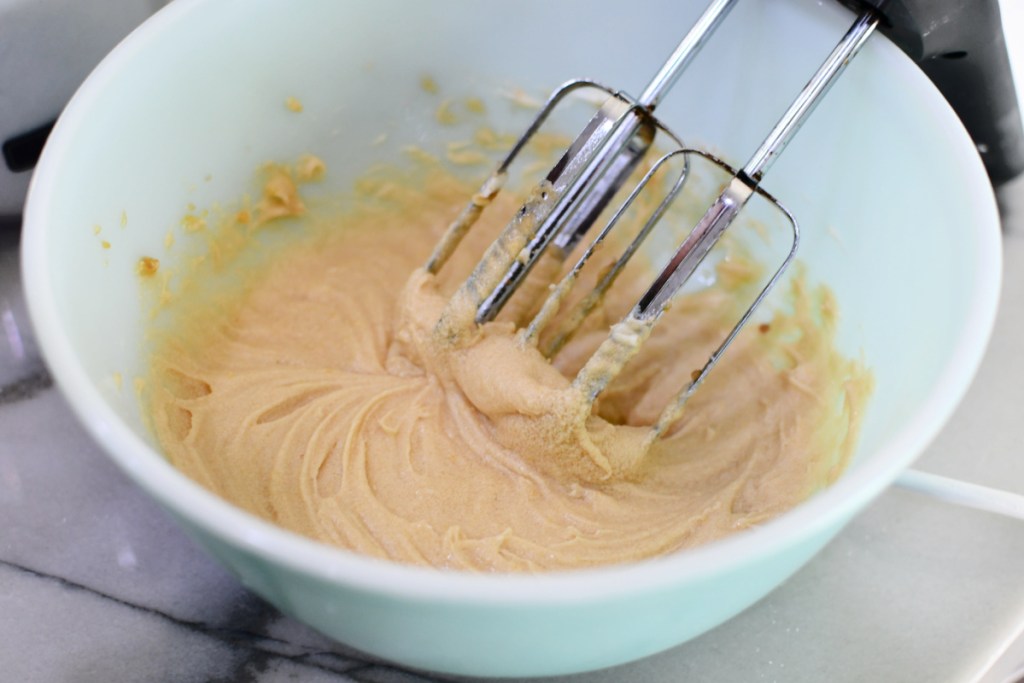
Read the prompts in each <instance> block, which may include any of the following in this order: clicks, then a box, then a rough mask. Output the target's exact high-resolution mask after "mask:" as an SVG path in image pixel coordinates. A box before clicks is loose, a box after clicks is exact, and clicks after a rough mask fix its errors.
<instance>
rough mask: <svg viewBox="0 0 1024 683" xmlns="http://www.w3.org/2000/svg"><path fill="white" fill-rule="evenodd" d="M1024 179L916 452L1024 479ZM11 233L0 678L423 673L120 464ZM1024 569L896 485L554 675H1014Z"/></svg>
mask: <svg viewBox="0 0 1024 683" xmlns="http://www.w3.org/2000/svg"><path fill="white" fill-rule="evenodd" d="M1011 9H1012V8H1011ZM1014 11H1017V16H1020V17H1021V18H1022V19H1024V10H1020V8H1018V9H1017V10H1014ZM1009 14H1012V12H1009ZM1022 26H1024V23H1022ZM1014 35H1017V34H1014ZM1020 35H1022V36H1024V32H1022V33H1021V34H1020ZM1015 185H1016V186H1015V187H1014V188H1011V190H1010V191H1009V192H1007V193H1005V194H1004V196H1003V197H1002V199H1003V200H1004V204H1005V206H1006V215H1007V218H1008V225H1007V236H1006V240H1005V246H1006V262H1005V266H1006V268H1005V283H1004V298H1003V302H1002V306H1001V313H1000V317H999V320H998V321H997V327H996V330H995V334H994V336H993V339H992V344H991V347H990V350H989V352H988V354H987V356H986V359H985V362H984V364H983V366H982V368H981V370H980V373H979V375H978V378H977V380H976V381H975V383H974V385H973V387H972V388H971V390H970V392H969V394H968V396H967V398H966V400H965V401H964V403H963V405H962V406H961V408H960V409H959V411H958V412H957V413H956V415H955V416H954V418H953V419H952V420H951V422H950V423H949V425H948V426H947V428H946V429H945V430H944V431H943V433H942V434H941V435H940V437H939V438H938V439H937V440H936V442H935V443H934V444H933V446H932V447H931V448H930V449H929V450H928V452H927V453H926V454H925V455H924V456H923V457H922V459H921V460H920V461H919V463H918V465H917V467H918V468H919V469H922V470H924V471H929V472H935V473H939V474H943V475H947V476H951V477H956V478H959V479H963V480H965V481H971V482H976V483H980V484H984V485H987V486H993V487H997V488H1002V489H1005V490H1009V491H1014V492H1017V493H1022V494H1024V419H1022V411H1021V406H1022V405H1024V369H1022V367H1021V363H1020V360H1019V358H1020V356H1021V351H1022V350H1024V182H1021V181H1018V182H1017V183H1016V184H1015ZM16 249H17V231H16V229H14V228H12V227H11V226H7V225H2V224H0V682H6V681H47V682H49V681H58V682H63V681H69V682H71V681H73V682H76V683H77V682H81V681H85V682H91V681H97V682H99V681H171V680H173V681H226V682H234V681H238V682H253V681H255V682H260V683H263V682H268V681H284V680H302V681H366V682H391V681H398V682H404V681H425V680H433V678H432V677H431V676H428V675H423V674H416V673H410V672H405V671H402V670H401V669H399V668H396V667H393V666H391V665H388V664H387V663H383V662H379V661H375V660H372V659H369V658H367V657H365V656H363V655H360V654H359V653H355V652H352V651H351V650H349V649H347V648H345V647H344V646H343V645H339V644H337V643H333V642H331V641H329V640H327V639H326V638H324V637H322V636H320V635H318V634H317V633H315V632H313V631H312V630H310V629H308V628H306V627H304V626H302V625H301V624H298V623H296V622H295V621H293V620H291V619H288V618H286V617H284V616H282V615H280V614H279V613H277V612H276V611H275V610H274V609H273V608H272V607H270V606H268V605H267V604H265V603H264V602H263V601H262V600H260V599H259V598H257V597H256V596H254V595H252V594H251V593H249V592H248V591H246V590H245V589H244V588H242V587H241V586H240V585H239V584H238V583H237V582H236V581H235V580H234V578H232V577H231V576H230V575H228V574H227V573H226V572H225V571H224V570H223V569H221V568H220V566H219V565H217V564H215V563H214V562H213V561H212V560H210V559H208V558H207V557H206V556H205V555H204V554H203V553H202V552H201V551H200V550H199V549H198V548H196V547H195V546H194V545H193V544H192V543H191V541H190V540H189V539H187V538H186V537H185V536H183V534H182V533H181V532H180V531H179V530H178V529H177V527H176V526H175V525H174V524H173V523H172V522H171V521H170V519H169V518H168V517H167V515H165V514H164V513H163V512H162V511H161V510H160V509H159V508H157V507H156V505H155V504H154V503H152V502H151V501H150V500H149V499H148V498H146V497H145V496H144V495H143V494H142V493H141V492H139V491H138V490H136V489H135V487H134V486H133V485H131V484H130V482H128V480H127V479H126V478H125V477H124V476H123V475H121V473H120V472H119V471H118V470H116V469H115V468H114V466H113V465H112V464H111V463H110V462H109V461H108V460H107V459H106V457H105V456H104V455H103V454H102V453H101V452H100V451H99V450H98V449H97V447H96V446H94V445H93V444H92V442H91V441H90V440H89V439H88V438H87V437H86V435H85V433H84V432H83V431H82V429H81V428H80V427H79V426H78V424H77V423H76V422H75V419H74V418H73V416H72V415H71V413H70V411H69V409H68V408H67V406H66V405H65V403H64V401H63V399H62V398H61V397H60V395H59V394H58V393H57V391H56V390H55V389H54V388H53V387H52V383H51V381H50V379H49V375H48V374H47V372H46V369H45V366H44V364H43V362H42V361H41V359H40V358H39V355H38V351H37V349H36V345H35V343H34V340H33V337H32V333H31V330H30V328H29V326H28V323H27V318H26V315H25V306H24V301H23V298H22V294H21V287H20V283H19V279H18V277H19V273H18V266H17V253H16ZM1022 569H1024V522H1021V521H1018V520H1013V519H1009V518H1004V517H1000V516H998V515H993V514H989V513H982V512H977V511H974V510H970V509H965V508H960V507H955V506H952V505H950V504H947V503H943V502H939V501H937V500H934V499H932V498H928V497H926V496H922V495H919V494H915V493H911V492H907V491H904V490H901V489H898V488H897V489H893V490H890V491H888V492H887V493H885V494H884V495H882V496H881V497H880V498H879V499H878V500H877V501H876V502H875V503H874V504H873V505H871V506H870V507H869V508H868V509H867V510H866V511H865V512H864V513H863V514H862V515H860V516H859V517H858V518H857V519H856V520H854V522H853V523H852V524H851V525H850V526H849V527H848V528H847V529H846V530H845V531H844V532H843V533H841V534H840V536H839V537H838V538H836V539H835V541H833V542H832V543H831V544H830V545H829V546H828V547H826V548H825V550H824V551H823V552H822V553H821V554H820V555H819V556H818V557H816V558H815V559H814V560H813V561H812V562H811V563H810V564H808V565H807V566H806V567H805V568H804V569H803V570H802V571H800V572H799V573H798V574H796V575H795V576H794V577H793V578H792V579H790V580H789V581H788V582H787V583H785V584H784V585H783V586H782V587H781V588H779V589H778V590H777V591H775V592H774V593H772V594H771V595H769V596H768V597H767V598H766V599H764V600H762V601H761V602H760V603H758V604H757V605H755V606H754V607H752V608H750V609H749V610H747V611H746V612H745V613H743V614H742V615H740V616H739V617H737V618H736V619H733V620H732V621H730V622H728V623H726V624H724V625H723V626H721V627H719V628H718V629H715V630H714V631H712V632H710V633H708V634H706V635H704V636H702V637H701V638H698V639H696V640H694V641H692V642H690V643H687V644H685V645H683V646H681V647H678V648H676V649H674V650H671V651H669V652H666V653H663V654H661V655H658V656H655V657H652V658H649V659H647V660H643V661H641V662H636V663H634V664H631V665H628V666H625V667H619V668H617V669H611V670H608V671H603V672H597V673H594V674H588V675H583V676H578V677H570V678H566V679H562V680H564V681H572V682H574V683H575V682H579V683H583V682H584V681H585V682H587V683H590V682H595V683H610V682H612V681H627V680H628V681H666V682H668V681H680V680H687V681H762V680H763V681H823V680H828V681H836V682H842V681H850V682H853V681H907V682H911V681H915V682H916V681H934V682H943V681H949V682H951V683H952V682H961V681H981V682H983V683H1006V682H1007V681H1020V680H1024V669H1021V668H1020V667H1021V664H1022V663H1024V640H1018V636H1019V634H1020V632H1021V630H1022V629H1024V581H1022V580H1021V576H1022V575H1024V571H1022Z"/></svg>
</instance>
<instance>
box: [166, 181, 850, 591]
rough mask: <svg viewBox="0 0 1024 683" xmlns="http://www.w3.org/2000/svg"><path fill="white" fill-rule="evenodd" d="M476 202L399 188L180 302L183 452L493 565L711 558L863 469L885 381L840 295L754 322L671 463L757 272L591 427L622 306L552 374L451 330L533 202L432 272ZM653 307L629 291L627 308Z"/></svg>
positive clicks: (310, 518) (675, 327) (409, 547)
mask: <svg viewBox="0 0 1024 683" xmlns="http://www.w3.org/2000/svg"><path fill="white" fill-rule="evenodd" d="M317 168H318V170H317V171H316V172H317V174H322V172H323V169H322V167H317ZM300 170H301V169H300ZM296 173H298V171H296V172H293V173H292V174H291V176H289V175H288V174H283V175H282V174H281V173H275V174H272V177H271V179H270V180H271V182H270V184H268V187H269V189H268V190H267V191H266V192H265V194H264V197H263V199H262V200H261V202H262V204H263V205H264V206H262V207H261V206H257V207H256V213H257V216H256V217H255V219H254V220H253V225H258V224H260V223H261V220H263V221H264V222H265V221H270V220H274V219H277V218H280V217H281V216H287V215H296V214H301V213H303V212H305V210H306V209H305V205H304V204H303V203H302V201H301V200H300V199H299V198H298V196H297V195H296V194H295V192H294V185H293V184H292V185H289V183H290V178H291V177H292V176H294V175H296ZM471 192H472V190H471V188H468V187H466V186H464V185H463V184H461V183H459V182H458V181H456V180H454V179H453V178H451V177H448V176H446V175H444V174H443V173H441V172H440V171H437V172H435V173H434V174H433V175H432V176H431V177H430V178H428V179H427V180H426V181H424V182H422V183H395V184H391V185H389V186H388V187H387V190H386V192H383V193H380V194H381V195H382V196H383V197H384V198H385V201H376V200H375V201H370V202H365V203H364V204H363V205H361V206H360V207H359V208H357V209H352V210H349V211H347V212H345V213H342V214H340V215H336V216H335V217H333V218H332V219H331V220H329V221H326V227H324V226H323V225H321V226H320V229H313V230H311V234H312V236H311V237H306V238H304V239H296V240H295V244H294V245H292V246H291V247H289V248H288V249H287V250H286V251H284V252H283V253H280V254H278V255H277V256H276V257H275V258H274V260H273V262H272V263H271V264H270V265H268V266H266V267H265V268H263V269H261V270H260V271H259V272H258V273H256V274H255V275H253V276H251V277H250V278H249V279H248V280H247V281H246V285H245V287H243V288H242V290H241V292H240V293H239V294H238V295H237V296H233V297H231V298H230V299H229V300H227V301H225V300H221V299H218V300H214V299H212V298H209V297H204V296H200V295H199V294H197V293H193V294H192V295H190V296H189V297H185V296H183V297H181V298H180V299H179V300H177V301H175V302H174V304H173V305H172V306H171V312H170V313H171V315H172V319H173V324H171V325H170V326H169V327H168V330H169V331H166V332H163V333H161V334H159V335H158V343H157V344H156V350H155V353H154V355H153V361H152V371H151V377H150V381H149V382H148V386H149V387H150V392H149V393H150V395H149V402H150V408H151V415H152V420H153V425H154V429H155V431H156V434H157V436H158V439H159V441H160V443H161V444H162V446H163V448H164V449H165V451H166V453H167V455H168V457H169V458H170V460H171V461H172V462H173V463H174V464H175V465H176V466H177V467H179V468H181V469H182V470H183V471H184V472H185V473H187V474H188V475H189V476H190V477H192V478H193V479H195V480H196V481H198V482H199V483H201V484H202V485H203V486H205V487H206V488H208V489H210V490H211V491H214V492H216V493H217V494H219V495H221V496H223V497H224V498H226V499H227V500H229V501H231V502H233V503H235V504H237V505H239V506H241V507H242V508H244V509H246V510H249V511H251V512H253V513H255V514H257V515H259V516H261V517H264V518H266V519H268V520H271V521H273V522H275V523H277V524H280V525H282V526H284V527H286V528H288V529H291V530H294V531H296V532H298V533H301V534H304V535H307V536H310V537H313V538H316V539H320V540H322V541H325V542H327V543H332V544H336V545H338V546H341V547H344V548H349V549H352V550H354V551H357V552H360V553H365V554H367V555H372V556H376V557H382V558H389V559H392V560H396V561H399V562H406V563H418V564H426V565H433V566H436V567H443V568H454V569H476V570H489V571H524V570H527V571H529V570H545V569H564V568H571V567H582V566H591V565H599V564H608V563H617V562H625V561H629V560H634V559H638V558H645V557H651V556H655V555H659V554H663V553H667V552H671V551H673V550H677V549H680V548H685V547H690V546H694V545H697V544H700V543H704V542H707V541H710V540H713V539H716V538H720V537H722V536H725V535H727V534H730V533H733V532H736V531H740V530H743V529H746V528H749V527H751V526H754V525H757V524H759V523H762V522H764V521H765V520H768V519H770V518H772V517H773V516H775V515H778V514H779V513H781V512H783V511H785V510H787V509H789V508H791V507H792V506H794V505H796V504H797V503H799V502H800V501H802V500H804V499H806V498H807V497H808V496H809V495H811V494H812V493H813V492H814V491H816V490H818V489H820V488H821V487H823V486H825V485H827V484H829V483H830V482H832V481H833V480H834V479H835V478H836V477H837V476H838V475H839V474H840V472H841V470H842V468H843V466H844V465H845V463H846V461H847V459H848V457H849V455H850V453H851V451H852V448H853V445H854V441H855V438H856V434H857V427H858V420H859V414H860V411H861V409H862V407H863V403H864V401H865V398H866V396H867V394H868V392H869V389H870V376H869V374H868V373H867V372H866V371H865V370H864V369H863V368H862V367H861V366H860V364H858V363H857V362H854V361H850V360H848V359H846V358H844V357H842V356H841V355H840V354H838V353H837V352H836V351H835V349H834V347H833V335H834V329H835V306H834V303H833V301H832V298H831V296H830V295H829V293H828V292H827V291H826V290H824V289H823V288H813V289H812V288H809V287H808V286H807V285H806V283H805V282H804V280H803V278H801V277H797V278H794V280H793V284H792V286H791V291H790V297H789V302H788V309H787V310H786V311H785V312H778V313H776V314H775V315H774V317H773V319H771V320H770V321H768V322H764V323H761V324H751V325H749V326H748V329H745V330H744V332H743V333H742V334H741V335H740V336H739V337H738V338H737V340H736V341H735V343H734V344H733V346H732V347H730V349H729V351H728V352H727V354H726V355H725V356H724V357H723V359H722V361H721V362H720V364H719V366H718V367H717V368H716V369H715V370H714V371H713V372H712V373H711V374H710V375H709V377H708V379H707V380H706V382H705V383H704V385H703V386H702V387H701V388H700V389H699V390H698V391H697V392H696V394H695V395H694V396H693V398H692V399H691V400H690V402H689V404H688V406H687V409H686V412H685V414H684V415H683V417H682V419H681V420H679V422H678V423H676V424H675V425H674V427H673V428H672V429H671V430H670V431H669V432H668V433H667V434H666V435H665V436H664V437H663V438H661V439H660V440H658V441H656V442H654V444H653V446H650V447H648V443H647V440H646V436H647V434H648V433H649V429H648V426H649V425H650V424H652V423H653V422H654V421H655V420H657V418H658V416H659V414H660V413H661V411H662V410H663V409H664V407H665V406H666V405H667V404H668V403H669V402H670V401H671V399H672V397H673V396H674V395H675V394H676V393H677V392H678V391H679V390H680V389H682V388H683V387H684V386H685V385H686V383H687V381H688V380H689V378H690V376H691V373H692V372H693V370H694V369H695V368H699V367H701V366H702V365H703V363H704V360H705V359H706V354H707V352H708V350H709V349H710V348H711V347H712V346H713V345H714V344H715V343H717V342H718V341H719V340H720V339H721V338H722V337H723V336H724V335H725V333H726V332H727V330H728V328H729V327H730V326H731V324H732V323H733V322H734V321H735V317H736V313H737V311H736V304H735V300H734V297H733V296H732V295H731V293H730V290H734V289H742V288H743V287H744V286H745V285H746V284H748V281H750V280H751V279H753V275H754V273H755V272H756V270H757V269H756V268H753V267H751V265H750V264H749V263H747V262H746V261H744V260H742V259H735V260H726V261H724V262H723V263H722V264H721V265H720V267H719V285H718V286H715V287H712V288H710V289H707V290H705V291H702V292H699V293H697V294H693V295H689V296H686V297H681V298H680V299H679V300H678V301H677V302H676V303H675V304H674V305H673V307H672V308H671V309H670V310H669V311H668V312H667V313H666V314H665V317H664V318H663V320H662V322H661V324H660V327H659V329H658V331H657V332H656V333H655V334H654V335H653V336H652V337H651V338H650V339H649V340H648V341H647V343H646V344H645V345H644V347H643V351H642V352H641V354H640V355H639V356H638V358H637V359H636V360H635V361H634V362H632V363H631V364H630V365H629V366H628V369H627V371H626V372H625V373H624V375H623V376H622V377H621V378H620V379H619V380H617V381H616V382H613V383H612V385H611V386H610V387H609V389H608V390H607V391H606V392H605V393H603V394H602V397H601V399H600V401H599V404H598V406H597V408H596V410H595V411H594V412H593V413H591V411H590V410H589V407H588V406H587V405H586V403H581V401H580V397H579V396H578V395H577V394H575V393H574V392H573V390H572V387H571V378H572V377H573V375H574V374H575V372H576V371H577V370H578V368H579V367H580V366H581V365H582V364H583V361H584V360H585V359H586V358H587V357H588V355H589V354H590V353H592V352H593V350H594V349H595V348H596V347H597V346H598V344H599V343H600V342H601V340H602V339H604V337H605V336H606V335H607V333H608V325H609V324H610V323H611V322H614V317H613V316H611V314H607V315H604V314H603V313H602V312H598V313H597V314H595V316H593V317H594V319H593V320H592V321H591V322H590V323H589V324H588V327H587V328H586V329H585V330H583V331H581V333H580V334H578V335H577V336H576V337H575V338H573V339H572V341H571V342H570V343H569V344H568V345H567V346H566V347H565V348H564V349H563V350H562V351H561V352H560V353H559V354H558V355H557V356H556V357H555V360H554V362H550V363H549V362H548V361H547V360H546V359H545V358H544V357H543V356H542V355H541V354H540V353H539V352H538V351H537V350H536V348H534V346H532V345H529V344H523V343H521V340H520V339H519V338H518V337H517V334H516V326H515V325H514V324H513V323H512V322H511V321H508V320H502V319H501V318H499V320H498V321H497V322H494V323H488V324H487V325H484V326H483V327H481V328H476V327H475V326H472V327H470V326H463V327H460V328H459V329H458V334H457V335H454V336H453V335H452V334H450V332H451V330H450V329H449V330H448V332H449V334H439V333H438V330H439V329H444V326H443V325H442V326H440V327H439V326H438V321H439V319H440V318H441V316H442V312H443V311H445V307H446V306H447V305H448V304H449V301H450V298H451V294H452V292H453V291H455V289H456V287H457V286H458V285H459V284H460V283H461V282H462V281H463V280H464V279H465V277H466V275H467V273H468V272H469V269H470V268H471V266H472V263H473V258H474V257H478V256H479V254H481V253H482V252H483V248H484V246H485V244H486V243H487V242H488V241H489V240H490V239H492V238H493V236H494V235H495V234H496V232H497V230H498V229H499V228H500V225H498V224H496V223H494V222H493V221H492V222H491V223H488V221H489V220H490V219H492V218H494V219H498V220H501V219H502V218H504V217H506V216H508V215H509V212H510V211H511V210H513V209H512V207H513V204H511V203H509V204H507V205H506V206H504V209H502V208H500V207H495V209H494V210H490V209H489V210H488V213H485V214H484V217H483V218H482V219H481V225H479V226H478V227H476V228H474V232H473V234H472V235H470V237H469V238H467V241H466V243H465V244H463V245H462V246H460V247H459V249H458V251H457V253H456V254H455V256H453V259H452V261H451V262H450V263H449V264H447V265H446V266H445V267H444V268H443V269H441V270H440V272H439V274H438V275H434V274H431V273H428V272H427V271H426V270H424V269H423V268H421V266H422V264H424V263H425V262H426V261H427V258H428V256H429V255H430V253H431V250H432V248H433V247H434V245H435V243H436V242H437V241H438V239H439V237H440V235H441V233H442V232H443V229H444V228H445V226H446V225H447V224H448V223H449V221H450V220H451V219H452V217H453V216H454V215H455V214H457V213H458V211H459V210H460V209H461V208H462V204H463V203H464V202H465V199H466V197H468V196H470V195H471ZM503 201H505V200H503V198H502V197H501V196H499V197H498V200H496V203H498V204H500V203H502V202H503ZM261 212H262V213H264V214H265V215H263V216H262V219H261V217H260V215H259V214H260V213H261ZM323 222H324V221H321V223H323ZM636 284H637V285H638V286H641V287H642V286H645V285H646V284H647V282H646V281H638V282H637V283H636ZM580 286H581V287H582V288H584V291H585V288H586V283H585V282H584V283H581V285H580ZM200 289H201V288H193V289H192V290H190V291H193V292H198V291H199V290H200ZM636 291H637V287H631V286H629V285H628V284H623V285H621V286H620V285H616V287H615V288H614V289H613V290H612V292H611V294H610V295H609V297H610V301H609V303H608V309H609V310H615V303H616V302H615V299H616V297H621V298H622V301H626V300H630V297H635V295H636ZM620 303H621V302H620ZM454 337H457V338H458V339H457V340H454ZM581 406H583V408H581Z"/></svg>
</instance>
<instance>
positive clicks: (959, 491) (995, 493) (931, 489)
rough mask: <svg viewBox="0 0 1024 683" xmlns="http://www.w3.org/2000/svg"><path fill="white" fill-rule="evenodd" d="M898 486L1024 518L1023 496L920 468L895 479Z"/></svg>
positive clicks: (1000, 513)
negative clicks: (931, 472) (923, 470)
mask: <svg viewBox="0 0 1024 683" xmlns="http://www.w3.org/2000/svg"><path fill="white" fill-rule="evenodd" d="M896 485H897V486H900V487H902V488H905V489H910V490H911V491H917V492H918V493H924V494H926V495H929V496H933V497H935V498H938V499H939V500H943V501H946V502H947V503H954V504H956V505H963V506H965V507H970V508H974V509H976V510H984V511H986V512H994V513H996V514H999V515H1005V516H1007V517H1013V518H1015V519H1019V520H1022V521H1024V496H1022V495H1020V494H1017V493H1010V492H1009V491H1000V490H999V489H993V488H989V487H988V486H981V485H980V484H970V483H968V482H966V481H960V480H959V479H951V478H949V477H943V476H940V475H938V474H929V473H928V472H921V471H920V470H907V471H905V472H904V473H903V474H901V475H900V476H899V477H898V478H897V479H896Z"/></svg>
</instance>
